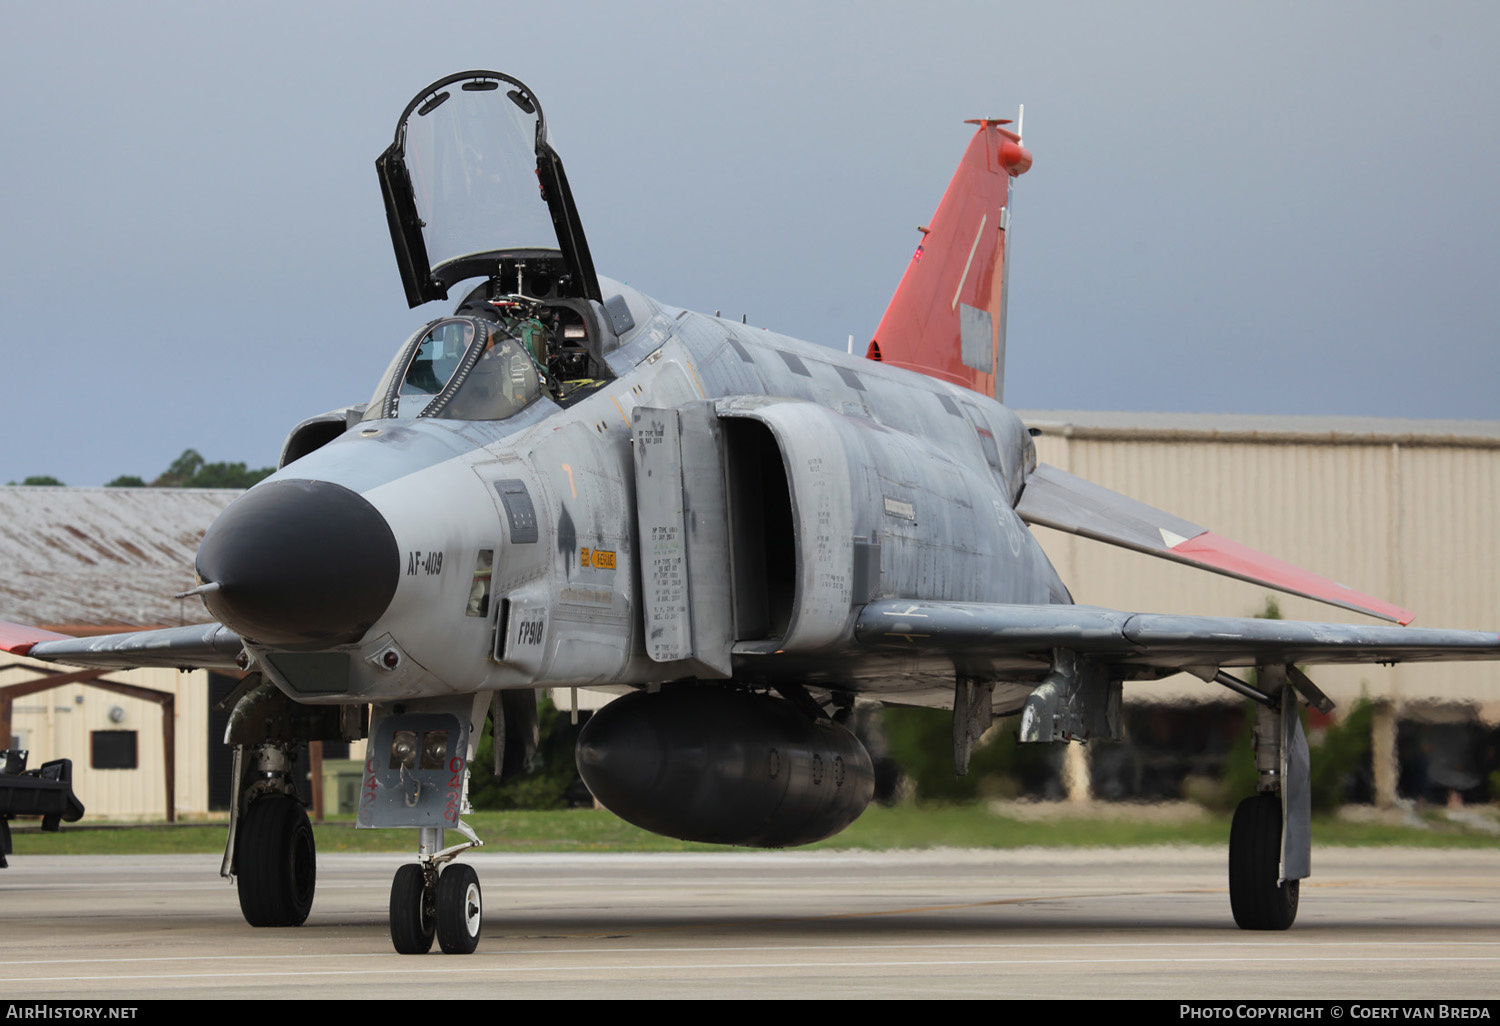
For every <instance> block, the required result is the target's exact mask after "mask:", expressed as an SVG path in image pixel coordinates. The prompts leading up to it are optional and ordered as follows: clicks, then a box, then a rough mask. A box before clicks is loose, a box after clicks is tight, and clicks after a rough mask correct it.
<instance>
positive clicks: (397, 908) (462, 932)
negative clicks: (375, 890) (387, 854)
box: [390, 823, 484, 955]
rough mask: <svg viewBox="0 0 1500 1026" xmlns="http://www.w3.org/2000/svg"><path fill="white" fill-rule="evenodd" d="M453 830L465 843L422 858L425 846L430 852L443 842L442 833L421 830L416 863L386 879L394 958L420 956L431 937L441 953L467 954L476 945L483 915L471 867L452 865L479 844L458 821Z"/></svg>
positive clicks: (429, 945) (425, 829)
mask: <svg viewBox="0 0 1500 1026" xmlns="http://www.w3.org/2000/svg"><path fill="white" fill-rule="evenodd" d="M458 829H459V830H460V831H461V832H463V834H464V835H465V836H467V837H468V838H469V842H468V843H466V844H459V845H455V846H454V847H452V848H448V849H444V850H441V851H435V852H434V853H433V854H428V852H429V850H430V849H429V844H431V846H432V848H434V849H435V848H437V847H438V846H440V845H441V844H442V843H443V841H442V835H443V831H442V830H440V829H434V828H423V830H422V854H421V855H420V856H419V861H418V862H416V863H407V864H406V865H404V866H402V867H401V868H400V869H398V870H396V878H395V879H394V880H392V881H391V910H390V912H391V943H392V944H394V945H395V947H396V951H397V952H399V953H400V954H403V955H425V954H426V953H427V952H428V951H429V950H431V948H432V938H433V936H434V935H436V937H437V941H438V946H439V947H441V948H442V949H443V953H444V954H446V955H468V954H472V953H473V952H474V949H475V948H477V947H478V946H479V929H480V922H481V919H482V918H483V912H484V901H483V898H482V895H481V893H480V889H479V874H477V873H475V872H474V867H473V866H470V865H467V864H464V863H460V862H453V861H452V859H453V857H454V856H455V855H457V854H458V853H459V852H461V851H465V850H467V849H468V848H471V847H473V846H474V845H475V844H477V843H479V841H478V838H476V837H475V836H474V835H473V833H472V832H471V831H470V830H469V829H468V827H467V826H465V825H464V824H463V823H460V824H459V826H458ZM430 835H435V836H430Z"/></svg>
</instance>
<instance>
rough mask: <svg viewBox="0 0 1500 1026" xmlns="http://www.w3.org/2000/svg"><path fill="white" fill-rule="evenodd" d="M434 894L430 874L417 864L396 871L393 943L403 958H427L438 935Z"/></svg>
mask: <svg viewBox="0 0 1500 1026" xmlns="http://www.w3.org/2000/svg"><path fill="white" fill-rule="evenodd" d="M435 919H436V917H435V916H434V915H433V892H432V889H430V888H429V887H428V886H427V874H426V873H424V872H422V867H421V866H419V865H416V864H415V863H410V862H409V863H407V864H406V865H404V866H402V867H401V868H400V869H398V870H396V879H394V880H392V881H391V943H392V944H394V945H395V946H396V951H397V952H398V953H400V954H402V955H425V954H427V952H428V951H430V950H432V935H433V933H434V932H435V926H436V924H435Z"/></svg>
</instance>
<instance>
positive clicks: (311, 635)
mask: <svg viewBox="0 0 1500 1026" xmlns="http://www.w3.org/2000/svg"><path fill="white" fill-rule="evenodd" d="M197 568H198V577H199V579H200V580H202V581H203V582H204V583H208V582H211V581H214V582H218V584H219V588H218V590H217V591H214V592H210V593H208V594H206V595H204V604H205V605H207V606H208V609H209V612H210V613H212V614H213V615H214V616H215V617H216V618H218V620H219V622H221V623H223V624H224V625H225V626H226V627H229V628H230V629H232V630H234V631H236V632H238V633H239V634H240V635H241V636H242V637H245V638H248V639H250V640H251V641H259V642H263V643H265V644H271V645H294V644H309V643H322V644H325V645H339V644H348V643H350V642H354V641H358V640H359V639H360V638H362V637H363V636H364V634H365V632H366V631H368V630H369V629H370V626H371V625H372V624H374V623H375V621H376V620H378V619H380V616H381V614H382V613H384V612H385V610H386V608H387V607H388V606H389V605H390V603H391V597H392V596H393V595H395V593H396V582H397V581H398V580H399V577H400V570H401V560H400V555H399V553H398V551H397V549H396V536H395V535H394V534H392V533H391V528H390V525H388V524H387V523H386V522H385V518H384V517H382V516H381V515H380V513H379V512H378V511H377V510H376V509H375V507H374V506H372V505H370V504H369V503H368V502H366V501H365V499H364V498H363V497H362V496H361V495H360V494H359V493H358V492H354V491H351V490H349V489H348V488H345V487H344V486H343V485H337V484H333V483H331V482H328V481H296V480H291V481H273V482H271V483H269V484H265V485H261V486H260V487H259V488H254V489H251V490H250V491H249V492H247V493H245V494H244V495H243V496H241V497H240V498H238V499H236V500H235V501H234V502H233V503H231V504H230V506H229V508H228V509H226V510H225V511H224V512H223V513H221V514H219V518H218V519H217V520H215V521H214V522H213V525H212V526H210V527H209V529H208V533H207V534H205V535H204V536H203V544H202V545H200V546H199V548H198V562H197Z"/></svg>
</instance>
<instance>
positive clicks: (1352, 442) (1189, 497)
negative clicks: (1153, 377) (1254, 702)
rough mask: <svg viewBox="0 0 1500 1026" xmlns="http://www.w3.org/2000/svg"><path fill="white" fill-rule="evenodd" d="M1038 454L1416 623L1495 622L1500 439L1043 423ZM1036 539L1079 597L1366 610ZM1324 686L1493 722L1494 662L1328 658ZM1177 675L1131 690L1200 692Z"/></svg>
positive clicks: (1341, 614)
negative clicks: (1400, 610)
mask: <svg viewBox="0 0 1500 1026" xmlns="http://www.w3.org/2000/svg"><path fill="white" fill-rule="evenodd" d="M1036 444H1037V455H1038V458H1039V459H1040V460H1041V461H1042V462H1044V463H1051V464H1053V465H1054V466H1057V467H1060V468H1061V469H1063V470H1067V471H1070V472H1071V473H1074V474H1077V475H1079V476H1080V477H1084V478H1087V479H1088V480H1090V481H1094V482H1097V483H1099V484H1101V485H1104V486H1105V487H1108V488H1111V489H1114V490H1116V491H1119V492H1122V493H1124V494H1126V495H1130V496H1132V497H1134V498H1137V499H1140V500H1142V501H1144V502H1148V503H1150V504H1152V505H1154V506H1157V507H1159V508H1161V509H1164V510H1168V511H1170V512H1172V513H1175V514H1177V515H1178V516H1181V517H1184V518H1186V519H1189V520H1192V521H1195V522H1196V523H1198V524H1200V525H1202V526H1203V527H1206V528H1208V529H1210V530H1213V531H1216V532H1218V533H1220V534H1224V535H1227V536H1228V537H1230V538H1233V539H1234V540H1236V541H1239V542H1243V543H1244V544H1246V545H1250V546H1252V547H1254V548H1257V549H1260V550H1261V551H1263V552H1267V553H1270V554H1271V555H1274V556H1277V557H1279V558H1281V559H1285V560H1287V561H1289V562H1292V563H1295V564H1297V565H1299V566H1303V567H1306V568H1307V569H1309V570H1313V571H1316V572H1318V573H1322V574H1324V575H1326V576H1328V577H1332V578H1334V579H1335V580H1338V581H1341V582H1343V583H1345V584H1348V585H1349V586H1350V587H1353V588H1356V589H1359V590H1361V591H1364V592H1367V593H1369V594H1373V595H1376V596H1379V597H1381V598H1384V599H1388V600H1390V601H1393V602H1396V603H1398V604H1400V605H1403V606H1405V607H1406V608H1408V609H1411V610H1413V611H1415V612H1416V613H1417V619H1416V620H1415V621H1413V624H1412V625H1413V626H1427V627H1452V628H1466V629H1479V630H1500V583H1497V573H1500V440H1490V441H1485V440H1481V439H1467V440H1465V439H1460V438H1444V437H1434V438H1433V439H1431V440H1425V439H1424V440H1417V441H1412V440H1403V441H1401V442H1393V441H1384V440H1381V439H1380V437H1379V436H1378V435H1375V434H1372V435H1371V436H1370V437H1369V439H1368V440H1358V439H1351V438H1349V437H1348V436H1344V437H1343V438H1342V439H1341V440H1340V441H1337V442H1330V441H1329V440H1328V435H1327V434H1326V433H1325V434H1323V435H1321V436H1319V435H1314V434H1309V435H1307V436H1306V437H1304V438H1300V439H1295V438H1290V437H1286V436H1282V437H1280V438H1277V439H1275V440H1255V439H1240V440H1235V439H1233V438H1229V439H1226V438H1224V437H1222V435H1221V436H1220V437H1217V438H1215V437H1213V436H1212V434H1211V433H1210V432H1208V431H1201V432H1198V433H1197V436H1196V437H1194V433H1193V432H1188V431H1182V432H1177V433H1176V437H1172V433H1169V432H1163V431H1151V430H1142V431H1137V432H1132V431H1131V430H1129V429H1122V428H1118V427H1117V428H1112V429H1110V430H1102V429H1100V430H1092V431H1090V430H1080V431H1073V432H1071V434H1070V433H1068V432H1067V431H1066V430H1063V429H1058V430H1054V429H1050V428H1049V429H1046V430H1045V433H1043V434H1042V435H1041V436H1039V437H1038V438H1037V439H1036ZM1037 534H1038V537H1040V538H1041V540H1042V545H1043V547H1044V548H1045V549H1046V551H1047V553H1048V555H1049V556H1050V557H1051V558H1052V559H1053V560H1054V562H1055V564H1056V565H1057V567H1058V570H1059V571H1060V572H1061V573H1062V575H1063V579H1064V580H1065V581H1066V582H1067V583H1068V585H1069V586H1070V587H1071V588H1072V590H1073V597H1074V599H1075V601H1078V602H1080V603H1089V604H1097V605H1103V606H1111V607H1115V608H1120V609H1129V610H1137V611H1148V612H1180V613H1196V614H1203V615H1219V616H1252V615H1255V614H1256V613H1258V612H1260V611H1261V610H1262V609H1263V608H1264V607H1265V603H1266V600H1267V598H1268V597H1271V596H1275V598H1276V601H1277V603H1278V604H1279V605H1280V608H1281V612H1282V615H1283V616H1284V617H1286V618H1288V619H1299V620H1324V621H1330V622H1353V623H1360V622H1363V623H1371V622H1374V621H1372V620H1371V619H1370V618H1368V617H1361V616H1359V615H1358V614H1356V613H1348V612H1345V611H1344V610H1341V609H1338V608H1335V607H1333V606H1325V605H1322V604H1321V603H1316V602H1312V601H1309V600H1306V599H1300V598H1296V597H1293V596H1289V595H1281V594H1279V593H1277V592H1273V591H1271V590H1270V589H1267V588H1263V587H1257V586H1254V585H1250V584H1246V583H1244V582H1241V581H1235V580H1232V579H1229V578H1224V577H1220V576H1218V575H1215V574H1209V573H1206V572H1204V571H1200V570H1194V569H1191V568H1188V567H1185V566H1181V565H1178V564H1174V563H1170V562H1166V561H1163V560H1159V559H1154V558H1152V557H1149V556H1145V555H1141V554H1138V553H1134V552H1128V551H1125V550H1122V549H1117V548H1114V547H1111V546H1108V545H1104V544H1101V543H1099V542H1093V541H1089V540H1086V539H1081V538H1076V537H1074V536H1071V535H1064V534H1060V533H1058V532H1054V531H1048V530H1046V529H1038V531H1037ZM1312 676H1313V679H1314V680H1315V681H1317V682H1318V683H1319V685H1320V686H1322V687H1323V688H1324V689H1325V690H1326V691H1328V692H1329V693H1330V695H1332V696H1333V697H1334V698H1335V699H1343V700H1349V699H1353V698H1355V697H1357V696H1358V695H1359V694H1360V692H1361V691H1365V692H1367V693H1368V694H1369V695H1370V696H1371V697H1372V698H1373V697H1386V698H1393V699H1397V700H1398V701H1399V702H1402V703H1408V704H1409V703H1413V702H1422V701H1426V700H1429V699H1434V698H1435V699H1443V700H1454V701H1463V702H1468V703H1480V704H1483V706H1484V708H1483V709H1482V710H1481V713H1482V715H1483V716H1484V718H1485V719H1486V720H1488V721H1489V722H1495V721H1497V720H1500V664H1496V663H1469V664H1463V663H1446V664H1432V665H1420V664H1410V665H1403V666H1397V667H1393V668H1384V667H1363V666H1361V667H1327V668H1321V669H1318V670H1316V671H1315V672H1314V673H1313V674H1312ZM1206 688H1210V686H1208V685H1204V684H1202V683H1201V682H1198V681H1196V680H1194V679H1193V678H1184V677H1181V676H1179V677H1175V678H1171V679H1170V680H1169V681H1163V682H1161V683H1159V684H1154V685H1143V686H1132V690H1133V691H1134V693H1135V694H1137V695H1146V694H1150V695H1153V696H1160V697H1163V698H1172V697H1187V696H1197V695H1202V694H1203V693H1204V691H1205V689H1206Z"/></svg>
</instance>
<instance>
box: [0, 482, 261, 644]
mask: <svg viewBox="0 0 1500 1026" xmlns="http://www.w3.org/2000/svg"><path fill="white" fill-rule="evenodd" d="M239 494H240V492H239V491H238V490H236V489H230V488H66V487H55V486H54V487H32V488H28V487H22V486H15V485H11V486H7V487H0V619H4V620H11V621H15V622H17V623H25V624H31V625H36V626H45V627H53V628H58V629H63V630H65V631H67V632H68V633H97V632H98V631H99V630H100V629H103V628H114V629H118V628H121V627H148V626H170V625H175V624H180V623H202V622H205V621H207V620H209V619H212V618H211V617H210V616H209V615H208V613H207V611H206V610H205V609H204V608H203V604H202V602H201V601H199V600H198V599H197V598H192V599H175V598H173V597H172V596H173V595H175V594H177V593H178V592H182V591H186V590H187V589H188V588H191V587H193V585H194V584H195V583H196V582H195V581H194V579H193V557H194V555H195V554H196V553H197V551H198V542H199V541H200V540H201V539H202V537H203V532H204V531H206V530H207V529H208V525H209V524H211V523H212V522H213V520H214V518H215V517H217V516H218V515H219V512H220V510H222V509H223V508H224V507H225V506H227V505H229V503H230V501H231V500H232V499H233V498H234V497H235V496H237V495H239ZM69 628H74V629H76V630H68V629H69Z"/></svg>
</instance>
